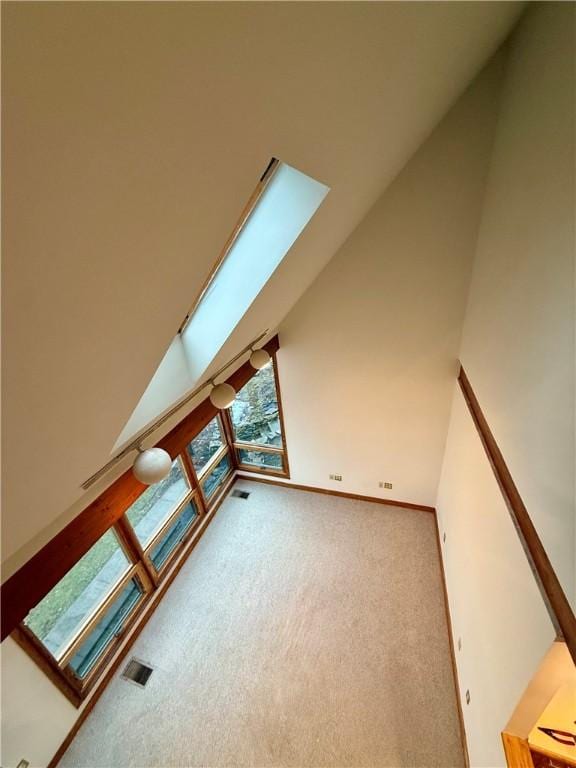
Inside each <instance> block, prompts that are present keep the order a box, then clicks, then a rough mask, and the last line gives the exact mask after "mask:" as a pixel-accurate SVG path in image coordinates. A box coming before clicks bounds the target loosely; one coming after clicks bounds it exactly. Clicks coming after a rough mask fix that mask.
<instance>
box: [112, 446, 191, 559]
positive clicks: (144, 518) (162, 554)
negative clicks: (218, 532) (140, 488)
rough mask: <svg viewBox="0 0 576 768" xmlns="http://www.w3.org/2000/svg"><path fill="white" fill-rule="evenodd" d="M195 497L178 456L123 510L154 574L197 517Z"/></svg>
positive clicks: (180, 542) (169, 557) (185, 535)
mask: <svg viewBox="0 0 576 768" xmlns="http://www.w3.org/2000/svg"><path fill="white" fill-rule="evenodd" d="M194 496H195V494H194V491H193V490H192V484H191V481H190V479H189V478H188V476H187V474H186V470H185V468H184V464H183V461H182V459H181V458H177V459H175V460H174V462H173V463H172V469H171V470H170V474H169V475H168V477H166V478H164V480H162V481H161V482H159V483H156V484H155V485H151V486H150V487H149V488H148V489H147V490H146V491H144V493H143V494H142V495H141V496H140V497H139V498H138V500H137V501H135V502H134V504H132V506H131V507H130V509H129V510H128V511H127V512H126V517H127V518H128V521H129V522H130V525H131V527H132V530H133V531H134V534H135V536H136V538H137V539H138V541H139V542H140V544H141V545H142V548H143V550H144V554H145V556H146V558H147V562H148V564H149V565H151V566H152V568H153V569H154V571H155V572H156V573H157V574H159V573H160V572H161V570H162V568H163V566H165V565H166V564H167V563H168V562H169V560H170V559H171V555H172V554H173V553H175V550H176V548H177V547H178V545H179V544H182V543H183V542H184V540H185V539H186V537H187V534H188V533H189V532H190V531H191V530H192V527H193V525H194V523H195V522H196V521H197V520H198V519H199V511H198V506H197V504H196V502H195V500H194Z"/></svg>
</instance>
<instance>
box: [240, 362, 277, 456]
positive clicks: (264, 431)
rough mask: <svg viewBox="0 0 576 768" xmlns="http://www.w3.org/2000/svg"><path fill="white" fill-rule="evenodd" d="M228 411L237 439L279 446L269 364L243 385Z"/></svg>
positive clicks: (271, 372)
mask: <svg viewBox="0 0 576 768" xmlns="http://www.w3.org/2000/svg"><path fill="white" fill-rule="evenodd" d="M231 414H232V423H233V425H234V433H235V435H236V440H238V442H241V443H257V444H258V445H276V446H278V447H281V446H282V431H281V429H280V417H279V415H278V399H277V397H276V383H275V381H274V368H273V367H272V364H269V365H267V366H266V367H265V368H262V370H260V371H258V373H257V374H256V375H255V376H253V377H252V378H251V379H250V381H249V382H248V383H247V384H245V385H244V386H243V387H242V389H241V390H240V392H238V395H237V396H236V399H235V400H234V402H233V404H232V409H231Z"/></svg>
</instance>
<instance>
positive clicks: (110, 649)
mask: <svg viewBox="0 0 576 768" xmlns="http://www.w3.org/2000/svg"><path fill="white" fill-rule="evenodd" d="M128 573H129V578H126V579H124V578H123V579H122V580H121V582H120V584H122V588H123V587H124V586H125V585H126V584H127V583H129V581H131V580H132V579H133V578H136V579H138V580H139V581H140V583H141V586H142V589H143V593H142V596H141V598H140V599H139V600H138V603H137V605H136V606H135V607H134V609H133V610H132V611H131V613H130V614H129V616H128V617H127V619H126V621H125V623H124V624H123V626H122V630H121V632H119V633H118V634H117V635H116V636H115V637H114V638H113V639H112V640H111V642H110V643H108V645H107V646H106V648H105V650H104V651H103V653H102V655H101V656H100V657H99V658H98V660H97V662H96V663H95V664H94V667H93V668H92V669H91V670H90V672H89V673H88V675H87V676H86V678H85V679H84V680H81V679H80V678H78V677H76V676H75V675H74V674H73V673H72V672H71V670H70V668H69V666H68V660H69V658H70V656H71V655H73V653H74V652H75V650H76V648H77V647H79V646H80V645H81V644H82V642H83V639H85V637H86V635H87V634H89V631H90V630H88V631H87V632H86V633H85V632H83V633H82V636H81V637H78V638H76V637H75V640H74V641H73V642H71V644H70V646H69V649H68V651H67V653H66V654H65V656H63V657H61V660H60V662H59V661H57V660H56V659H55V657H54V656H53V655H52V654H51V653H50V651H48V649H47V648H46V647H45V646H44V645H43V643H42V641H41V640H39V639H38V638H37V637H36V635H35V634H34V632H32V630H31V629H29V627H27V626H26V625H25V624H24V623H22V624H20V625H19V626H18V627H16V629H14V630H13V631H12V633H11V637H12V638H13V640H14V641H15V642H16V643H17V645H19V646H20V648H22V650H24V651H25V652H26V653H27V654H28V655H29V656H30V657H31V658H32V660H33V661H34V662H36V664H37V665H38V666H39V667H40V669H41V670H42V671H43V672H44V673H45V674H46V676H47V677H48V678H49V679H50V680H51V681H52V683H53V684H54V685H55V686H56V687H57V688H58V689H59V690H60V691H61V692H62V693H63V694H64V696H66V698H67V699H68V701H70V702H71V703H72V704H73V705H74V706H75V707H76V708H79V707H80V706H81V704H82V702H83V701H84V699H86V697H87V696H88V695H89V693H90V691H91V690H92V689H93V688H94V685H95V684H96V683H97V682H98V679H99V678H100V676H101V674H102V672H103V671H104V670H105V669H106V667H107V665H108V664H109V662H110V660H111V659H112V657H113V656H114V655H115V654H116V653H117V651H118V648H119V646H120V645H121V644H122V643H123V641H124V638H125V636H126V635H127V634H128V633H129V632H130V630H131V628H132V627H133V625H134V623H135V622H136V621H137V620H138V618H139V617H140V615H141V614H142V612H143V611H144V610H145V608H146V606H147V605H148V602H149V601H150V598H151V596H152V595H153V594H154V590H153V589H151V588H147V587H146V580H145V577H143V574H144V573H145V569H144V567H143V566H142V565H141V564H140V563H138V564H137V565H135V566H134V567H133V568H131V569H130V571H129V572H128ZM127 576H128V574H127ZM118 587H119V585H116V587H115V589H114V594H115V597H117V594H118V593H116V589H117V588H118ZM120 591H121V590H120ZM111 595H112V593H111ZM111 595H108V596H107V597H108V598H110V597H111ZM110 602H113V600H111V601H110ZM110 602H108V601H107V605H109V604H110ZM91 618H92V617H91ZM93 626H95V625H93V624H92V622H90V629H92V628H93ZM84 629H85V628H84ZM71 648H72V650H70V649H71Z"/></svg>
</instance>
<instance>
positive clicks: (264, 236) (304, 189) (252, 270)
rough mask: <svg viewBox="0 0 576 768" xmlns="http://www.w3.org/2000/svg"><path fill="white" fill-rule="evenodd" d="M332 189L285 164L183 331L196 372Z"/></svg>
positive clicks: (240, 314)
mask: <svg viewBox="0 0 576 768" xmlns="http://www.w3.org/2000/svg"><path fill="white" fill-rule="evenodd" d="M328 192H329V188H328V187H327V186H325V185H324V184H321V183H320V182H318V181H315V180H314V179H312V178H310V176H306V174H304V173H301V172H300V171H297V170H296V169H295V168H291V167H290V166H289V165H286V164H285V163H280V164H279V166H278V167H277V169H276V170H275V172H274V174H273V176H272V178H271V179H270V181H269V182H268V185H267V186H266V189H265V191H264V193H263V194H262V197H261V198H260V200H259V201H258V203H257V204H256V207H255V208H254V210H253V211H252V213H251V214H250V216H249V217H248V220H247V221H246V222H245V224H244V226H243V227H242V229H241V231H240V233H239V235H238V237H237V238H236V240H235V241H234V244H233V245H232V247H231V249H230V250H229V252H228V254H227V255H226V258H225V259H224V261H223V262H222V265H221V266H220V268H219V269H218V271H217V272H216V275H215V277H214V279H213V280H212V282H211V284H210V286H209V288H208V290H207V291H206V293H205V294H204V296H203V297H202V298H201V300H200V303H199V304H198V306H197V307H196V308H195V310H194V312H193V314H192V316H191V318H190V320H189V322H188V325H187V326H186V328H185V329H184V331H183V333H182V341H183V344H184V348H185V350H186V357H187V359H188V362H189V366H190V370H191V372H192V374H193V376H194V375H195V376H198V377H199V376H201V375H202V373H203V372H204V370H205V369H206V367H207V366H208V365H209V364H210V362H211V361H212V360H213V358H214V356H215V355H216V354H217V352H218V350H219V349H220V348H221V347H222V345H223V344H224V342H225V341H226V339H227V338H228V336H229V335H230V334H231V333H232V331H233V330H234V328H235V327H236V325H237V324H238V322H239V321H240V319H241V318H242V317H243V315H244V314H245V313H246V311H247V309H248V308H249V306H250V305H251V304H252V302H253V301H254V299H255V298H256V296H258V294H259V293H260V291H261V290H262V288H263V286H264V285H265V284H266V282H267V281H268V280H269V279H270V276H271V275H272V273H273V272H274V270H275V269H276V268H277V267H278V265H279V264H280V262H281V261H282V259H283V258H284V257H285V256H286V254H287V253H288V251H289V250H290V248H291V247H292V245H293V244H294V243H295V241H296V239H297V238H298V236H299V235H300V233H301V232H302V230H303V229H304V227H305V226H306V225H307V224H308V222H309V221H310V219H311V218H312V216H313V215H314V213H315V212H316V210H317V209H318V207H319V206H320V204H321V203H322V201H323V200H324V198H325V197H326V195H327V194H328Z"/></svg>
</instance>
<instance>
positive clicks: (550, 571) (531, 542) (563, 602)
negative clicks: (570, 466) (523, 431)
mask: <svg viewBox="0 0 576 768" xmlns="http://www.w3.org/2000/svg"><path fill="white" fill-rule="evenodd" d="M458 382H459V384H460V388H461V390H462V394H463V395H464V399H465V400H466V403H467V405H468V409H469V410H470V414H471V416H472V419H473V421H474V424H475V425H476V429H477V430H478V434H479V435H480V439H481V441H482V444H483V446H484V450H485V451H486V455H487V456H488V460H489V461H490V464H491V466H492V470H493V471H494V475H495V476H496V480H497V482H498V485H499V486H500V490H501V491H502V495H503V496H504V499H505V500H506V504H507V506H508V509H509V511H510V514H511V516H512V520H513V522H514V524H515V528H516V530H517V532H518V536H519V538H520V541H521V543H522V546H523V548H524V552H525V553H526V557H527V558H528V562H529V563H530V567H531V569H532V572H533V574H534V577H535V579H536V582H537V584H538V587H539V589H540V592H541V594H542V597H543V599H544V602H545V603H546V607H547V609H548V613H549V614H550V618H551V620H552V623H553V625H554V627H555V629H556V632H557V633H558V639H559V640H564V642H565V643H566V646H567V647H568V650H569V651H570V655H571V657H572V659H573V661H574V663H576V617H575V616H574V612H573V611H572V608H571V607H570V603H569V602H568V599H567V598H566V595H565V594H564V590H563V589H562V586H561V585H560V582H559V581H558V577H557V576H556V573H555V571H554V568H553V567H552V563H551V562H550V559H549V558H548V555H547V554H546V550H545V549H544V547H543V545H542V542H541V541H540V537H539V536H538V533H537V531H536V528H535V527H534V523H533V522H532V520H531V518H530V515H529V514H528V510H527V509H526V506H525V504H524V502H523V501H522V497H521V496H520V493H519V492H518V489H517V488H516V485H515V483H514V480H513V479H512V475H511V474H510V471H509V469H508V467H507V466H506V462H505V461H504V457H503V456H502V453H501V451H500V449H499V448H498V445H497V443H496V440H495V439H494V435H493V434H492V432H491V430H490V427H489V426H488V422H487V421H486V418H485V416H484V414H483V413H482V409H481V408H480V405H479V403H478V400H477V398H476V395H475V394H474V390H473V389H472V387H471V385H470V381H469V380H468V377H467V376H466V373H465V371H464V369H463V368H462V366H460V373H459V374H458Z"/></svg>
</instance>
